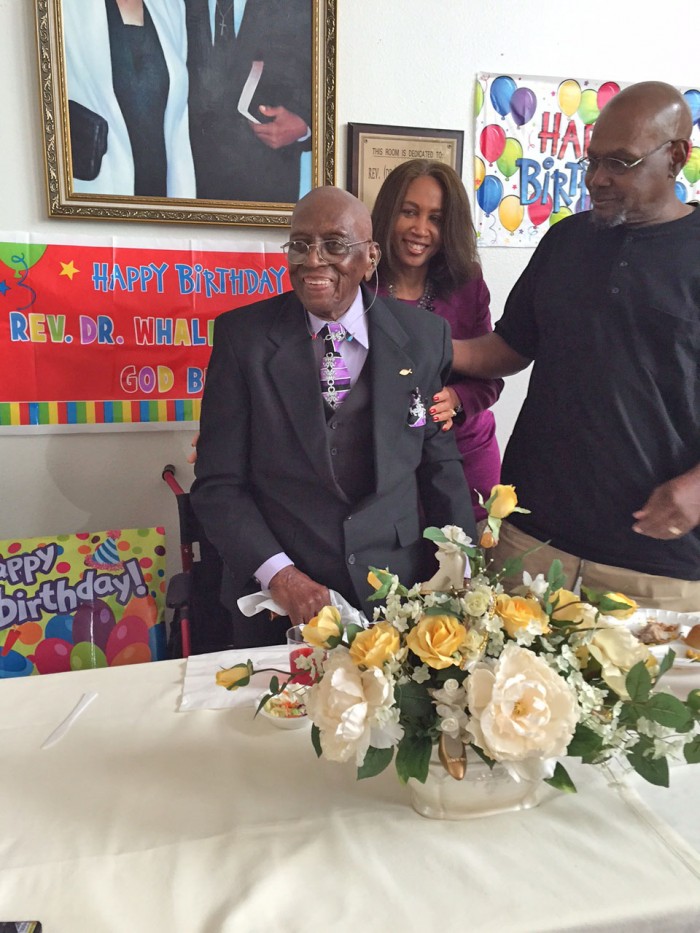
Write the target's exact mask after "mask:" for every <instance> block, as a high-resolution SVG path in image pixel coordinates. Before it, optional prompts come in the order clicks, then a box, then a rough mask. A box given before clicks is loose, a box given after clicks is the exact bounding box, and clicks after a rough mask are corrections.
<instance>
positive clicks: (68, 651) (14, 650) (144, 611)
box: [0, 528, 166, 678]
mask: <svg viewBox="0 0 700 933" xmlns="http://www.w3.org/2000/svg"><path fill="white" fill-rule="evenodd" d="M164 542H165V535H164V530H163V529H162V528H142V529H129V530H122V531H106V532H99V533H96V534H89V533H88V532H82V533H79V534H72V535H58V536H57V537H55V538H28V539H24V540H21V541H20V540H9V541H0V678H5V677H28V676H30V675H32V674H54V673H59V672H63V671H70V670H83V669H85V668H96V667H116V666H119V665H122V664H138V663H141V662H144V661H157V660H161V659H162V658H164V657H165V647H166V637H165V622H164V619H163V613H164V600H165V543H164Z"/></svg>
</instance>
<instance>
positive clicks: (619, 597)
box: [605, 593, 639, 619]
mask: <svg viewBox="0 0 700 933" xmlns="http://www.w3.org/2000/svg"><path fill="white" fill-rule="evenodd" d="M605 598H606V599H613V600H614V601H615V602H616V603H624V605H625V607H626V608H624V609H622V608H621V609H608V610H607V611H606V613H605V615H606V616H613V618H615V619H629V617H630V616H633V615H634V614H635V612H636V611H637V609H638V608H639V607H638V606H637V604H636V602H635V601H634V600H633V599H630V598H629V596H625V595H624V593H606V594H605Z"/></svg>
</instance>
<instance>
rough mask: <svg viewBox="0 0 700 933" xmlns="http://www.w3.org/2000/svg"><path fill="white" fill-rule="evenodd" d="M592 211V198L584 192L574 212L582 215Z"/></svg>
mask: <svg viewBox="0 0 700 933" xmlns="http://www.w3.org/2000/svg"><path fill="white" fill-rule="evenodd" d="M590 209H591V196H590V194H588V193H587V192H586V191H584V192H583V193H582V195H581V197H580V198H579V199H578V201H577V202H576V204H575V205H574V211H575V212H576V213H577V214H580V213H581V211H590Z"/></svg>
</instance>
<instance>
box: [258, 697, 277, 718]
mask: <svg viewBox="0 0 700 933" xmlns="http://www.w3.org/2000/svg"><path fill="white" fill-rule="evenodd" d="M273 696H274V694H272V693H266V694H265V696H264V697H263V698H262V699H261V700H260V702H259V703H258V708H257V709H256V710H255V715H256V716H257V715H258V713H259V712H260V710H261V709H262V708H263V706H264V705H265V704H266V703H267V701H268V700H269V699H271V698H272V697H273Z"/></svg>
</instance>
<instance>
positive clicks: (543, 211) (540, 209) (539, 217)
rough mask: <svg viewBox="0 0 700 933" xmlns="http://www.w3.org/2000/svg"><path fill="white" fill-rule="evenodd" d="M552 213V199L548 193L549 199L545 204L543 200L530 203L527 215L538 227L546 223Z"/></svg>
mask: <svg viewBox="0 0 700 933" xmlns="http://www.w3.org/2000/svg"><path fill="white" fill-rule="evenodd" d="M551 213H552V199H551V198H550V197H549V195H547V200H546V201H545V202H544V204H543V203H542V202H541V201H533V202H532V204H528V206H527V216H528V217H529V218H530V220H531V222H532V223H533V224H534V225H535V226H536V227H538V226H539V225H540V224H542V223H544V222H545V220H546V219H547V218H548V217H549V215H550V214H551Z"/></svg>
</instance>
